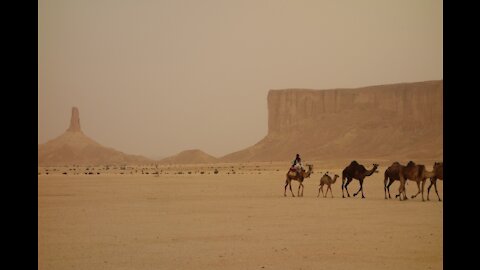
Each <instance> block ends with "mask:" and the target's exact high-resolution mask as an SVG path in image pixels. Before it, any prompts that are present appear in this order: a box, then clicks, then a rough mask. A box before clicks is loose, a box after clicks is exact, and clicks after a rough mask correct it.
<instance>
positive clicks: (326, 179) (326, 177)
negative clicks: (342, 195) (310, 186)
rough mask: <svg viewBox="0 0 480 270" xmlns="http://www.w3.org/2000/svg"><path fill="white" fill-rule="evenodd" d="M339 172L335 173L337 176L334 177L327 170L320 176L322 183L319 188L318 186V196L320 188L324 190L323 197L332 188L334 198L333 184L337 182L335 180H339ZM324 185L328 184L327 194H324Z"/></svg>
mask: <svg viewBox="0 0 480 270" xmlns="http://www.w3.org/2000/svg"><path fill="white" fill-rule="evenodd" d="M338 177H339V176H338V174H335V176H334V177H333V179H332V177H330V175H328V172H326V173H325V174H324V175H323V176H322V178H320V185H319V188H318V195H317V198H318V196H320V190H321V191H322V195H323V197H324V198H325V197H327V194H328V190H329V189H330V194H331V195H332V198H333V194H332V184H335V182H336V181H337V178H338ZM323 185H327V186H328V187H327V191H326V192H325V194H323Z"/></svg>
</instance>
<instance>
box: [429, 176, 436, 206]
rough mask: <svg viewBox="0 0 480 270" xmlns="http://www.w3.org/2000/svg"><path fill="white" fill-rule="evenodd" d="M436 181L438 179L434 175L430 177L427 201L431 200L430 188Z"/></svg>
mask: <svg viewBox="0 0 480 270" xmlns="http://www.w3.org/2000/svg"><path fill="white" fill-rule="evenodd" d="M434 181H436V180H434V178H433V177H432V178H430V185H429V186H428V189H427V201H430V189H431V188H432V186H433V182H434Z"/></svg>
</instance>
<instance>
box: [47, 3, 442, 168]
mask: <svg viewBox="0 0 480 270" xmlns="http://www.w3.org/2000/svg"><path fill="white" fill-rule="evenodd" d="M442 13H443V4H442V1H227V2H226V1H47V0H46V1H39V13H38V15H39V25H38V42H39V43H38V44H39V45H38V54H39V59H38V67H39V74H38V75H39V76H38V85H39V86H38V97H39V98H38V125H39V133H38V143H39V144H43V143H45V142H47V141H48V140H51V139H53V138H55V137H56V136H58V135H59V134H61V133H62V132H64V131H65V127H66V126H67V125H68V121H69V118H70V110H71V108H72V107H73V106H76V107H78V108H79V109H80V111H81V113H82V123H83V126H82V129H83V130H84V132H85V133H86V134H89V136H91V137H92V138H95V140H97V141H98V142H99V143H101V144H102V145H105V146H108V147H112V148H114V149H118V150H121V151H123V152H125V153H129V154H136V155H144V156H146V157H149V158H154V159H159V158H163V157H167V156H171V155H174V154H177V153H179V152H181V151H183V150H187V149H201V150H203V151H205V152H206V153H208V154H210V155H213V156H215V157H219V156H223V155H226V154H229V153H231V152H234V151H238V150H242V149H244V148H246V147H249V146H251V145H253V144H255V143H256V142H258V141H259V140H261V139H262V138H263V137H265V136H266V135H267V126H268V123H267V122H268V115H267V99H266V97H267V94H268V91H269V90H270V89H285V88H307V89H333V88H354V87H362V86H369V85H381V84H390V83H402V82H416V81H428V80H439V79H442V78H443V45H442V42H443V33H442V27H443V26H442V24H443V22H442V21H443V16H442Z"/></svg>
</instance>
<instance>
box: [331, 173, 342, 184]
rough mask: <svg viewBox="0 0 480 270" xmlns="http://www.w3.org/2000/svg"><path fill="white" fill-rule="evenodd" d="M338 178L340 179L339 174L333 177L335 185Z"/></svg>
mask: <svg viewBox="0 0 480 270" xmlns="http://www.w3.org/2000/svg"><path fill="white" fill-rule="evenodd" d="M338 177H340V176H338V174H335V176H334V177H333V182H332V183H335V182H336V181H337V178H338Z"/></svg>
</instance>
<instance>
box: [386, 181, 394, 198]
mask: <svg viewBox="0 0 480 270" xmlns="http://www.w3.org/2000/svg"><path fill="white" fill-rule="evenodd" d="M393 182H395V180H391V179H390V182H389V183H388V185H387V192H388V198H389V199H391V198H392V196H390V186H391V185H392V184H393ZM385 199H386V196H385Z"/></svg>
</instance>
